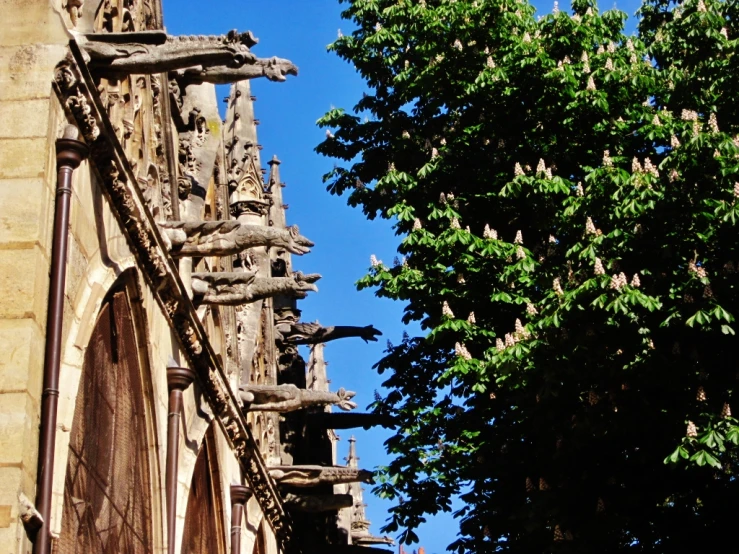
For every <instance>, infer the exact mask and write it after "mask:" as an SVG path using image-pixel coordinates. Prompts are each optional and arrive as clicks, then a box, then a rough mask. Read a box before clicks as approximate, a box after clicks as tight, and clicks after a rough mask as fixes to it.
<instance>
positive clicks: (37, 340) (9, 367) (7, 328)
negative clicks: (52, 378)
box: [0, 319, 44, 502]
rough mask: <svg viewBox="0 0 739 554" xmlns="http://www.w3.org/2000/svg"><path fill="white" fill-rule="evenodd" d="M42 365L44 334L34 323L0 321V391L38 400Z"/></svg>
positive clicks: (22, 320)
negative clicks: (23, 393)
mask: <svg viewBox="0 0 739 554" xmlns="http://www.w3.org/2000/svg"><path fill="white" fill-rule="evenodd" d="M43 364H44V337H43V334H42V332H41V331H40V330H39V327H38V325H37V324H36V322H35V321H33V320H32V319H4V320H0V393H2V392H13V391H15V392H21V391H28V393H29V394H30V395H31V396H32V397H33V398H34V399H35V400H36V401H38V400H39V396H40V394H41V381H42V375H43ZM0 502H2V501H0Z"/></svg>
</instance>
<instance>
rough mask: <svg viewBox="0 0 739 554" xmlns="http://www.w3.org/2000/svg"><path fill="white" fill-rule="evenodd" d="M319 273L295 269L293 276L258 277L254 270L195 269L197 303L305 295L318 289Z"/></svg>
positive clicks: (236, 302)
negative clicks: (196, 270)
mask: <svg viewBox="0 0 739 554" xmlns="http://www.w3.org/2000/svg"><path fill="white" fill-rule="evenodd" d="M320 278H321V276H320V275H319V274H318V273H309V274H307V275H304V274H303V273H301V272H299V271H298V272H296V273H293V274H292V275H291V276H290V277H256V276H255V273H253V272H222V273H193V274H192V291H193V294H194V299H193V300H194V301H195V303H200V304H219V305H222V306H240V305H242V304H249V303H251V302H256V301H257V300H263V299H265V298H271V297H273V296H277V295H286V296H292V297H294V298H305V297H306V296H308V292H310V291H313V292H318V287H317V286H316V285H314V283H315V282H316V281H318V280H319V279H320Z"/></svg>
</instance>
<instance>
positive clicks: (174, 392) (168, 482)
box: [164, 367, 195, 554]
mask: <svg viewBox="0 0 739 554" xmlns="http://www.w3.org/2000/svg"><path fill="white" fill-rule="evenodd" d="M194 379H195V372H194V371H193V370H192V369H189V368H187V367H168V368H167V387H168V388H169V417H168V418H167V468H166V475H165V485H164V488H165V490H166V495H167V553H168V554H174V552H175V536H176V533H175V525H176V521H177V466H178V463H179V448H180V419H181V417H182V393H183V391H185V389H187V387H189V386H190V384H191V383H192V382H193V380H194Z"/></svg>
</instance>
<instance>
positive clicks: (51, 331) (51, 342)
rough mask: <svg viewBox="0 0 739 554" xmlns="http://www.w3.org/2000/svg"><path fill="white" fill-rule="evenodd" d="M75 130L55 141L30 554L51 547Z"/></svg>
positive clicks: (77, 144) (77, 145)
mask: <svg viewBox="0 0 739 554" xmlns="http://www.w3.org/2000/svg"><path fill="white" fill-rule="evenodd" d="M78 136H79V131H78V129H77V127H75V126H74V125H67V127H66V128H65V130H64V136H63V137H62V138H60V139H57V141H56V168H57V178H56V203H55V206H54V235H53V237H52V244H51V274H50V280H49V303H48V307H47V312H46V348H45V353H44V377H43V390H42V393H41V422H40V424H41V429H40V433H39V451H38V473H37V475H36V509H37V510H38V511H39V514H40V515H41V518H42V520H43V523H42V525H41V528H40V529H39V530H38V532H37V534H36V538H35V541H34V544H33V552H34V554H49V552H51V527H50V525H51V492H52V486H53V481H54V448H55V444H56V425H57V408H58V405H59V368H60V365H61V353H62V327H63V316H64V288H65V286H66V276H67V250H68V247H69V212H70V206H71V204H72V174H73V173H74V170H75V169H77V168H78V167H79V165H80V163H82V160H84V159H85V158H86V157H87V155H88V153H89V150H88V148H87V145H86V144H85V143H84V142H82V141H80V140H77V137H78Z"/></svg>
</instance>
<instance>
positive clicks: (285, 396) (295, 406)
mask: <svg viewBox="0 0 739 554" xmlns="http://www.w3.org/2000/svg"><path fill="white" fill-rule="evenodd" d="M355 394H356V393H354V392H352V391H347V390H344V389H343V388H342V389H339V390H338V391H337V392H322V391H313V390H306V389H299V388H298V387H296V386H295V385H245V386H243V387H242V388H241V390H240V391H239V396H240V397H241V401H242V402H243V403H244V409H245V410H248V411H263V412H294V411H296V410H302V409H305V408H310V407H312V406H327V405H334V406H338V407H339V408H341V409H342V410H346V411H349V410H353V409H354V408H356V407H357V405H356V403H354V402H352V401H351V399H352V398H354V395H355Z"/></svg>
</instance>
